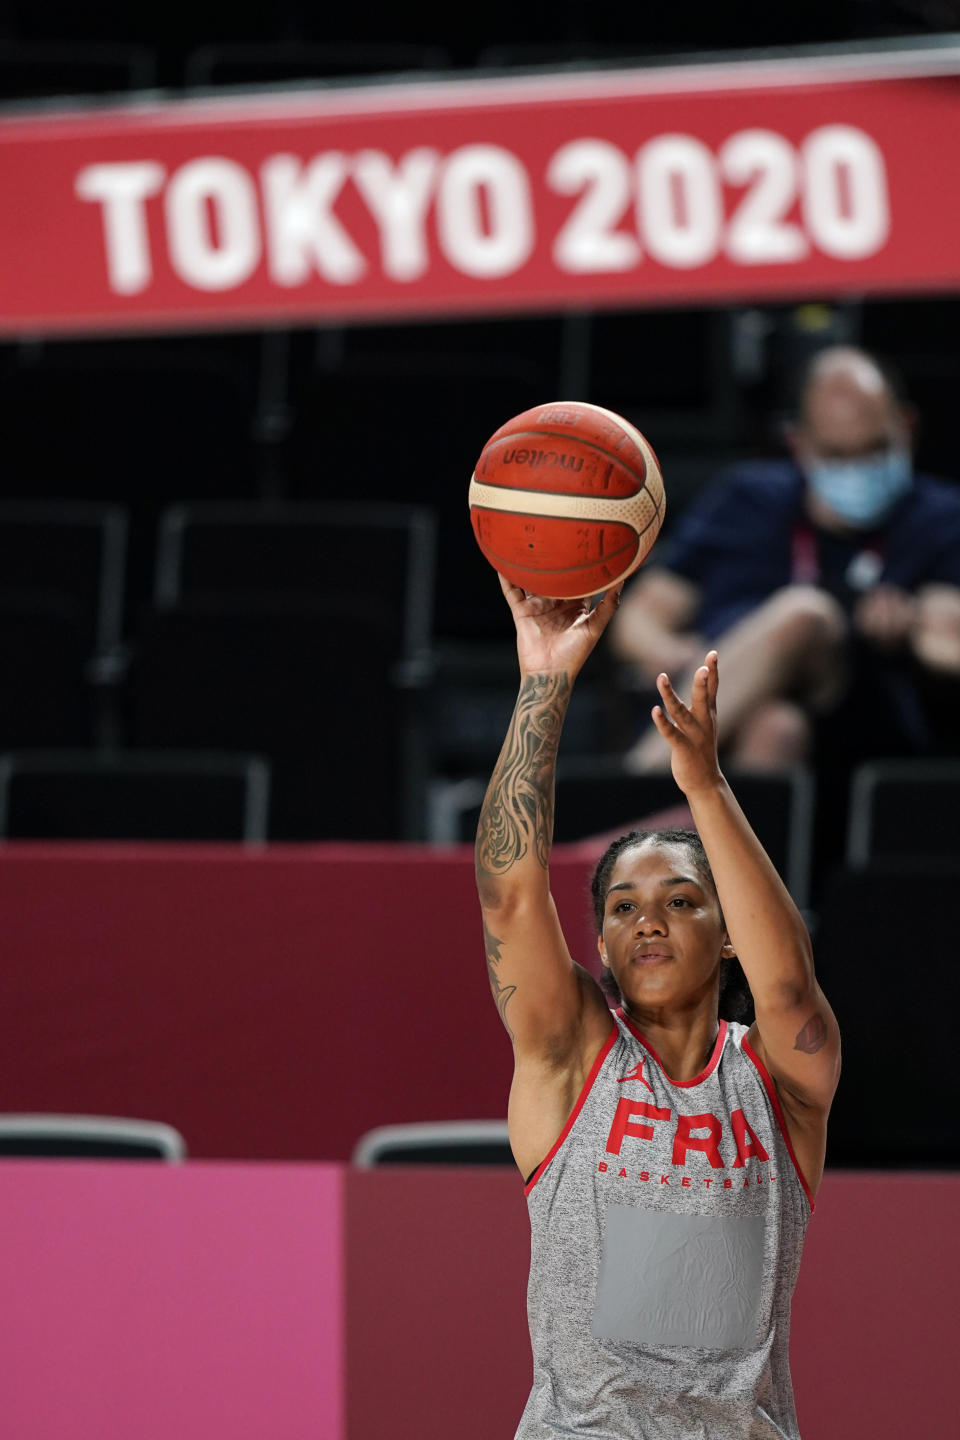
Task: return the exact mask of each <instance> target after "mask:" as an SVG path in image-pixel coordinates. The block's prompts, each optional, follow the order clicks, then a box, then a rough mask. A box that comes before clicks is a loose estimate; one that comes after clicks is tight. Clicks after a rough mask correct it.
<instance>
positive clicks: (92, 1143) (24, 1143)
mask: <svg viewBox="0 0 960 1440" xmlns="http://www.w3.org/2000/svg"><path fill="white" fill-rule="evenodd" d="M14 1157H16V1158H19V1159H25V1158H27V1157H29V1158H40V1157H42V1158H44V1159H49V1160H65V1159H71V1160H168V1161H172V1162H173V1163H179V1161H181V1160H185V1159H186V1158H187V1147H186V1143H185V1141H184V1138H183V1136H182V1135H181V1134H180V1132H179V1131H178V1130H175V1129H174V1128H173V1126H172V1125H164V1124H162V1123H160V1122H159V1121H155V1120H125V1119H118V1118H116V1117H114V1116H107V1115H0V1159H12V1158H14Z"/></svg>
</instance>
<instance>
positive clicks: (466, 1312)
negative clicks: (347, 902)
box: [0, 1160, 960, 1440]
mask: <svg viewBox="0 0 960 1440" xmlns="http://www.w3.org/2000/svg"><path fill="white" fill-rule="evenodd" d="M958 1206H960V1177H958V1176H954V1175H951V1176H946V1175H937V1174H926V1175H902V1174H896V1173H893V1172H890V1173H883V1172H878V1173H875V1174H869V1175H868V1174H850V1173H844V1172H834V1173H828V1175H827V1176H826V1177H825V1179H824V1182H823V1185H822V1187H821V1189H820V1192H819V1194H818V1197H817V1210H816V1214H815V1215H814V1217H813V1219H812V1221H811V1225H810V1230H809V1233H808V1237H807V1242H806V1249H805V1254H804V1261H803V1267H802V1269H801V1275H800V1281H799V1284H798V1287H797V1292H796V1296H795V1300H794V1307H793V1330H792V1343H791V1356H792V1372H793V1380H794V1390H795V1394H796V1401H797V1412H798V1416H799V1421H800V1430H801V1434H802V1436H803V1440H836V1437H838V1436H849V1437H854V1436H870V1440H902V1437H903V1436H904V1435H917V1436H919V1435H923V1436H931V1437H932V1436H947V1435H950V1434H953V1433H954V1428H955V1424H956V1405H955V1398H954V1395H953V1370H954V1365H953V1350H954V1344H953V1336H954V1334H955V1328H956V1327H955V1325H954V1323H953V1294H952V1288H953V1285H952V1281H953V1276H955V1275H956V1273H957V1269H958V1264H960V1235H958V1229H957V1225H956V1215H957V1212H958ZM0 1214H2V1216H3V1224H2V1226H0V1293H2V1294H3V1295H4V1296H5V1300H6V1303H5V1304H4V1305H3V1306H2V1307H0V1353H2V1354H3V1357H4V1366H3V1372H4V1380H3V1410H4V1426H5V1433H8V1434H10V1435H16V1436H17V1440H63V1437H64V1436H71V1437H84V1440H85V1437H88V1436H91V1437H92V1436H96V1437H97V1440H129V1437H130V1436H132V1435H136V1436H137V1440H170V1437H172V1436H176V1437H177V1440H211V1437H213V1436H216V1437H229V1440H264V1437H265V1436H269V1437H270V1440H388V1437H389V1440H450V1437H451V1436H452V1435H455V1436H456V1437H457V1440H509V1437H510V1436H512V1435H513V1433H514V1429H515V1426H516V1422H517V1419H518V1416H519V1414H520V1411H521V1409H522V1406H523V1404H524V1401H525V1398H526V1394H527V1390H528V1387H529V1383H530V1353H529V1343H528V1339H527V1334H526V1317H525V1310H524V1287H525V1279H526V1266H527V1260H528V1254H529V1249H528V1234H527V1221H526V1214H525V1206H524V1202H523V1194H522V1187H521V1184H520V1181H519V1178H518V1177H517V1176H515V1175H513V1174H512V1173H511V1172H510V1171H504V1170H501V1169H494V1170H490V1169H475V1170H466V1169H447V1170H427V1169H421V1170H411V1169H404V1170H392V1169H391V1170H387V1171H383V1170H381V1171H368V1172H359V1171H349V1170H348V1169H347V1167H345V1166H340V1165H313V1164H307V1165H269V1164H268V1165H242V1164H233V1163H218V1162H192V1163H187V1164H186V1165H182V1166H167V1165H161V1164H150V1163H145V1162H122V1163H118V1162H116V1161H112V1162H103V1161H101V1162H98V1163H91V1162H84V1161H79V1162H63V1161H21V1160H13V1161H11V1160H8V1161H5V1162H3V1163H0ZM948 1292H949V1293H948Z"/></svg>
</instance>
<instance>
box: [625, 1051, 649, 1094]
mask: <svg viewBox="0 0 960 1440" xmlns="http://www.w3.org/2000/svg"><path fill="white" fill-rule="evenodd" d="M646 1058H647V1057H646V1055H644V1056H643V1058H642V1059H641V1060H639V1061H638V1062H637V1064H636V1065H634V1067H633V1069H632V1070H629V1071H628V1072H627V1074H626V1075H621V1076H619V1078H618V1080H617V1084H618V1085H622V1084H623V1082H624V1081H625V1080H639V1081H640V1084H641V1085H646V1087H647V1089H648V1090H649V1091H650V1094H651V1095H652V1094H653V1086H652V1085H651V1084H650V1082H649V1080H644V1078H643V1062H644V1060H646Z"/></svg>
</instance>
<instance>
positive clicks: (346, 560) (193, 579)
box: [154, 504, 436, 662]
mask: <svg viewBox="0 0 960 1440" xmlns="http://www.w3.org/2000/svg"><path fill="white" fill-rule="evenodd" d="M435 547H436V521H435V517H434V515H433V512H432V511H431V510H429V509H427V508H425V507H417V506H412V505H396V504H394V505H389V504H386V505H381V506H378V507H376V509H374V510H371V508H370V507H369V506H363V505H358V504H352V505H350V504H344V505H337V504H329V505H323V504H319V505H310V504H286V505H283V504H277V505H266V504H262V505H261V504H229V505H225V504H224V505H203V504H185V505H177V506H174V507H172V508H171V509H169V510H167V511H165V512H164V514H163V515H162V516H161V520H160V527H159V534H158V548H157V568H156V577H155V585H154V602H155V605H156V606H157V608H158V609H167V610H169V609H173V608H176V606H178V605H180V604H181V603H184V602H187V603H190V602H192V601H198V600H199V601H211V600H212V601H215V600H217V599H218V598H220V599H229V598H231V597H233V598H234V599H238V598H241V597H247V598H249V599H253V598H254V597H257V596H263V597H265V598H269V597H273V598H275V599H278V600H282V601H283V603H284V604H286V605H288V606H290V607H294V606H295V605H296V604H297V603H298V602H299V601H303V603H304V604H305V605H306V606H307V607H308V608H310V607H313V606H315V605H316V603H317V600H318V598H325V597H326V596H329V595H333V594H337V593H339V594H341V595H347V594H350V593H354V594H356V595H357V598H358V603H359V604H360V605H361V606H362V605H364V604H368V603H369V602H370V600H371V599H372V600H373V601H374V602H375V603H376V605H377V607H378V613H379V614H381V615H382V616H383V617H384V618H385V619H387V620H389V621H390V622H391V624H392V625H393V627H394V628H395V631H396V634H395V639H394V643H393V646H392V649H391V655H390V657H389V658H391V659H392V660H394V661H405V662H416V661H417V660H418V658H420V657H421V655H422V653H423V652H424V651H425V650H427V649H428V648H429V646H430V640H431V633H432V628H433V601H434V581H433V572H434V567H435V564H436V558H435Z"/></svg>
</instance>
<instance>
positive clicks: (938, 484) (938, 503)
mask: <svg viewBox="0 0 960 1440" xmlns="http://www.w3.org/2000/svg"><path fill="white" fill-rule="evenodd" d="M910 499H911V501H912V504H911V507H910V508H911V509H912V510H913V512H914V514H915V515H916V514H922V516H923V519H924V521H925V522H926V521H927V520H929V519H931V518H934V517H936V518H937V519H938V520H941V521H948V522H950V521H952V522H953V523H954V524H956V525H960V483H958V482H957V481H955V480H942V479H939V478H938V477H936V476H934V475H915V476H914V477H913V492H912V496H911V497H910Z"/></svg>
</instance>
